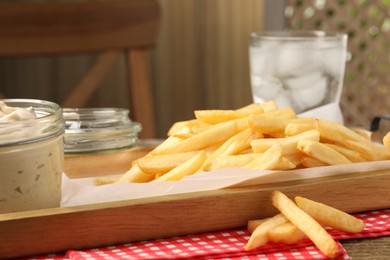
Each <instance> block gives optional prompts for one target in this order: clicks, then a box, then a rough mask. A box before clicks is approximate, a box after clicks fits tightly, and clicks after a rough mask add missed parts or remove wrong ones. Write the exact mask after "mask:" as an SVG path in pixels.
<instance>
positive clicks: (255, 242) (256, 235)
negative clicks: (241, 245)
mask: <svg viewBox="0 0 390 260" xmlns="http://www.w3.org/2000/svg"><path fill="white" fill-rule="evenodd" d="M287 221H288V220H287V219H286V218H285V217H284V216H283V215H282V214H277V215H275V216H273V217H272V218H270V219H268V220H266V221H264V223H262V224H261V225H260V226H258V227H257V228H256V229H255V230H254V231H253V233H252V235H251V237H250V238H249V240H248V242H247V244H246V245H245V250H246V251H249V250H253V249H255V248H257V247H260V246H263V245H265V244H267V243H268V241H269V240H268V232H269V231H270V230H272V229H273V228H275V227H277V226H279V225H281V224H284V223H286V222H287Z"/></svg>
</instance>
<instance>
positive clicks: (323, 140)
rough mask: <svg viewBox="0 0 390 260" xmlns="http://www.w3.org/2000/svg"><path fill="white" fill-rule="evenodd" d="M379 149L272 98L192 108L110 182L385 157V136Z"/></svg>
mask: <svg viewBox="0 0 390 260" xmlns="http://www.w3.org/2000/svg"><path fill="white" fill-rule="evenodd" d="M383 141H384V147H383V146H378V145H375V144H373V143H372V142H371V141H370V139H369V138H367V137H366V136H363V135H362V134H359V133H357V132H356V131H354V130H352V129H349V128H346V127H344V126H343V125H340V124H338V123H335V122H331V121H327V120H322V119H316V118H303V117H297V115H296V114H295V112H294V111H293V110H292V109H291V108H278V107H277V105H276V104H275V102H273V101H269V102H265V103H262V104H250V105H248V106H245V107H242V108H240V109H237V110H197V111H195V119H192V120H187V121H181V122H177V123H175V124H173V126H172V127H171V128H170V130H169V131H168V138H167V139H165V140H164V141H163V142H162V143H161V144H160V145H159V146H157V147H156V148H155V149H153V150H152V151H151V152H150V153H149V154H147V155H146V156H144V157H142V158H140V159H138V160H136V161H135V162H134V163H133V165H132V167H131V168H130V170H129V171H127V172H126V173H125V174H123V175H122V176H121V177H120V178H119V179H108V180H107V179H97V180H96V182H95V184H97V185H99V184H106V183H112V182H150V181H174V180H180V179H181V178H183V177H185V176H188V175H192V174H196V173H198V172H203V171H212V170H216V169H221V168H227V167H241V168H249V169H259V170H291V169H297V168H308V167H318V166H326V165H337V164H348V163H354V162H364V161H378V160H388V159H390V136H387V137H385V138H384V140H383Z"/></svg>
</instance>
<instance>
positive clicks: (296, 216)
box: [272, 191, 339, 258]
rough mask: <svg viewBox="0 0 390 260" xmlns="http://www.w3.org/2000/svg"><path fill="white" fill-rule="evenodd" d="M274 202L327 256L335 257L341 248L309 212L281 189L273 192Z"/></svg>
mask: <svg viewBox="0 0 390 260" xmlns="http://www.w3.org/2000/svg"><path fill="white" fill-rule="evenodd" d="M272 204H273V205H274V206H275V207H276V208H277V209H278V210H279V211H280V212H281V213H282V214H283V215H284V216H285V217H286V218H287V219H288V220H289V221H290V222H291V223H293V224H294V225H295V226H296V227H297V228H299V229H300V230H301V231H302V232H303V233H305V235H306V236H307V237H308V238H309V239H310V240H311V241H313V243H314V244H315V245H316V246H317V247H318V249H319V250H320V251H321V252H322V253H323V254H325V255H326V256H327V257H330V258H334V257H335V256H336V254H337V253H338V251H339V249H338V246H337V243H336V241H334V240H333V238H332V237H331V236H330V235H329V234H328V232H326V230H325V229H324V228H323V227H322V226H321V225H320V224H319V223H318V222H317V221H315V220H314V219H313V218H312V217H311V216H310V215H309V214H307V213H306V212H305V211H303V210H302V209H300V208H299V207H298V206H297V205H296V204H295V203H294V202H293V201H292V200H291V199H289V198H288V197H287V196H286V195H284V194H283V193H281V192H279V191H274V192H273V193H272Z"/></svg>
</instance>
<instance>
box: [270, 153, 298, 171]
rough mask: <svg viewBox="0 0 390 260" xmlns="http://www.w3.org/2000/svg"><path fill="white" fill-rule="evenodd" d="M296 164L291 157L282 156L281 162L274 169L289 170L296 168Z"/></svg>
mask: <svg viewBox="0 0 390 260" xmlns="http://www.w3.org/2000/svg"><path fill="white" fill-rule="evenodd" d="M295 168H296V165H295V164H294V163H293V162H291V161H290V160H289V159H287V158H286V157H284V156H282V159H281V160H280V162H279V164H278V165H276V166H275V167H274V168H273V170H276V171H287V170H292V169H295Z"/></svg>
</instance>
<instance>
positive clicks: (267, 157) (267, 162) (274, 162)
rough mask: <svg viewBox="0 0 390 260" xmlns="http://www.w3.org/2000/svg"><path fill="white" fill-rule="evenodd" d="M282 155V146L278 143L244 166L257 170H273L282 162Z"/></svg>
mask: <svg viewBox="0 0 390 260" xmlns="http://www.w3.org/2000/svg"><path fill="white" fill-rule="evenodd" d="M282 156H283V151H282V147H281V146H280V145H279V144H277V145H274V146H272V147H271V148H270V149H268V150H267V151H266V152H265V153H263V154H260V156H259V157H257V158H256V159H255V160H253V161H252V162H250V163H249V164H247V165H245V166H244V167H245V168H249V169H257V170H273V169H275V168H277V167H278V165H279V164H280V163H281V162H282Z"/></svg>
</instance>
